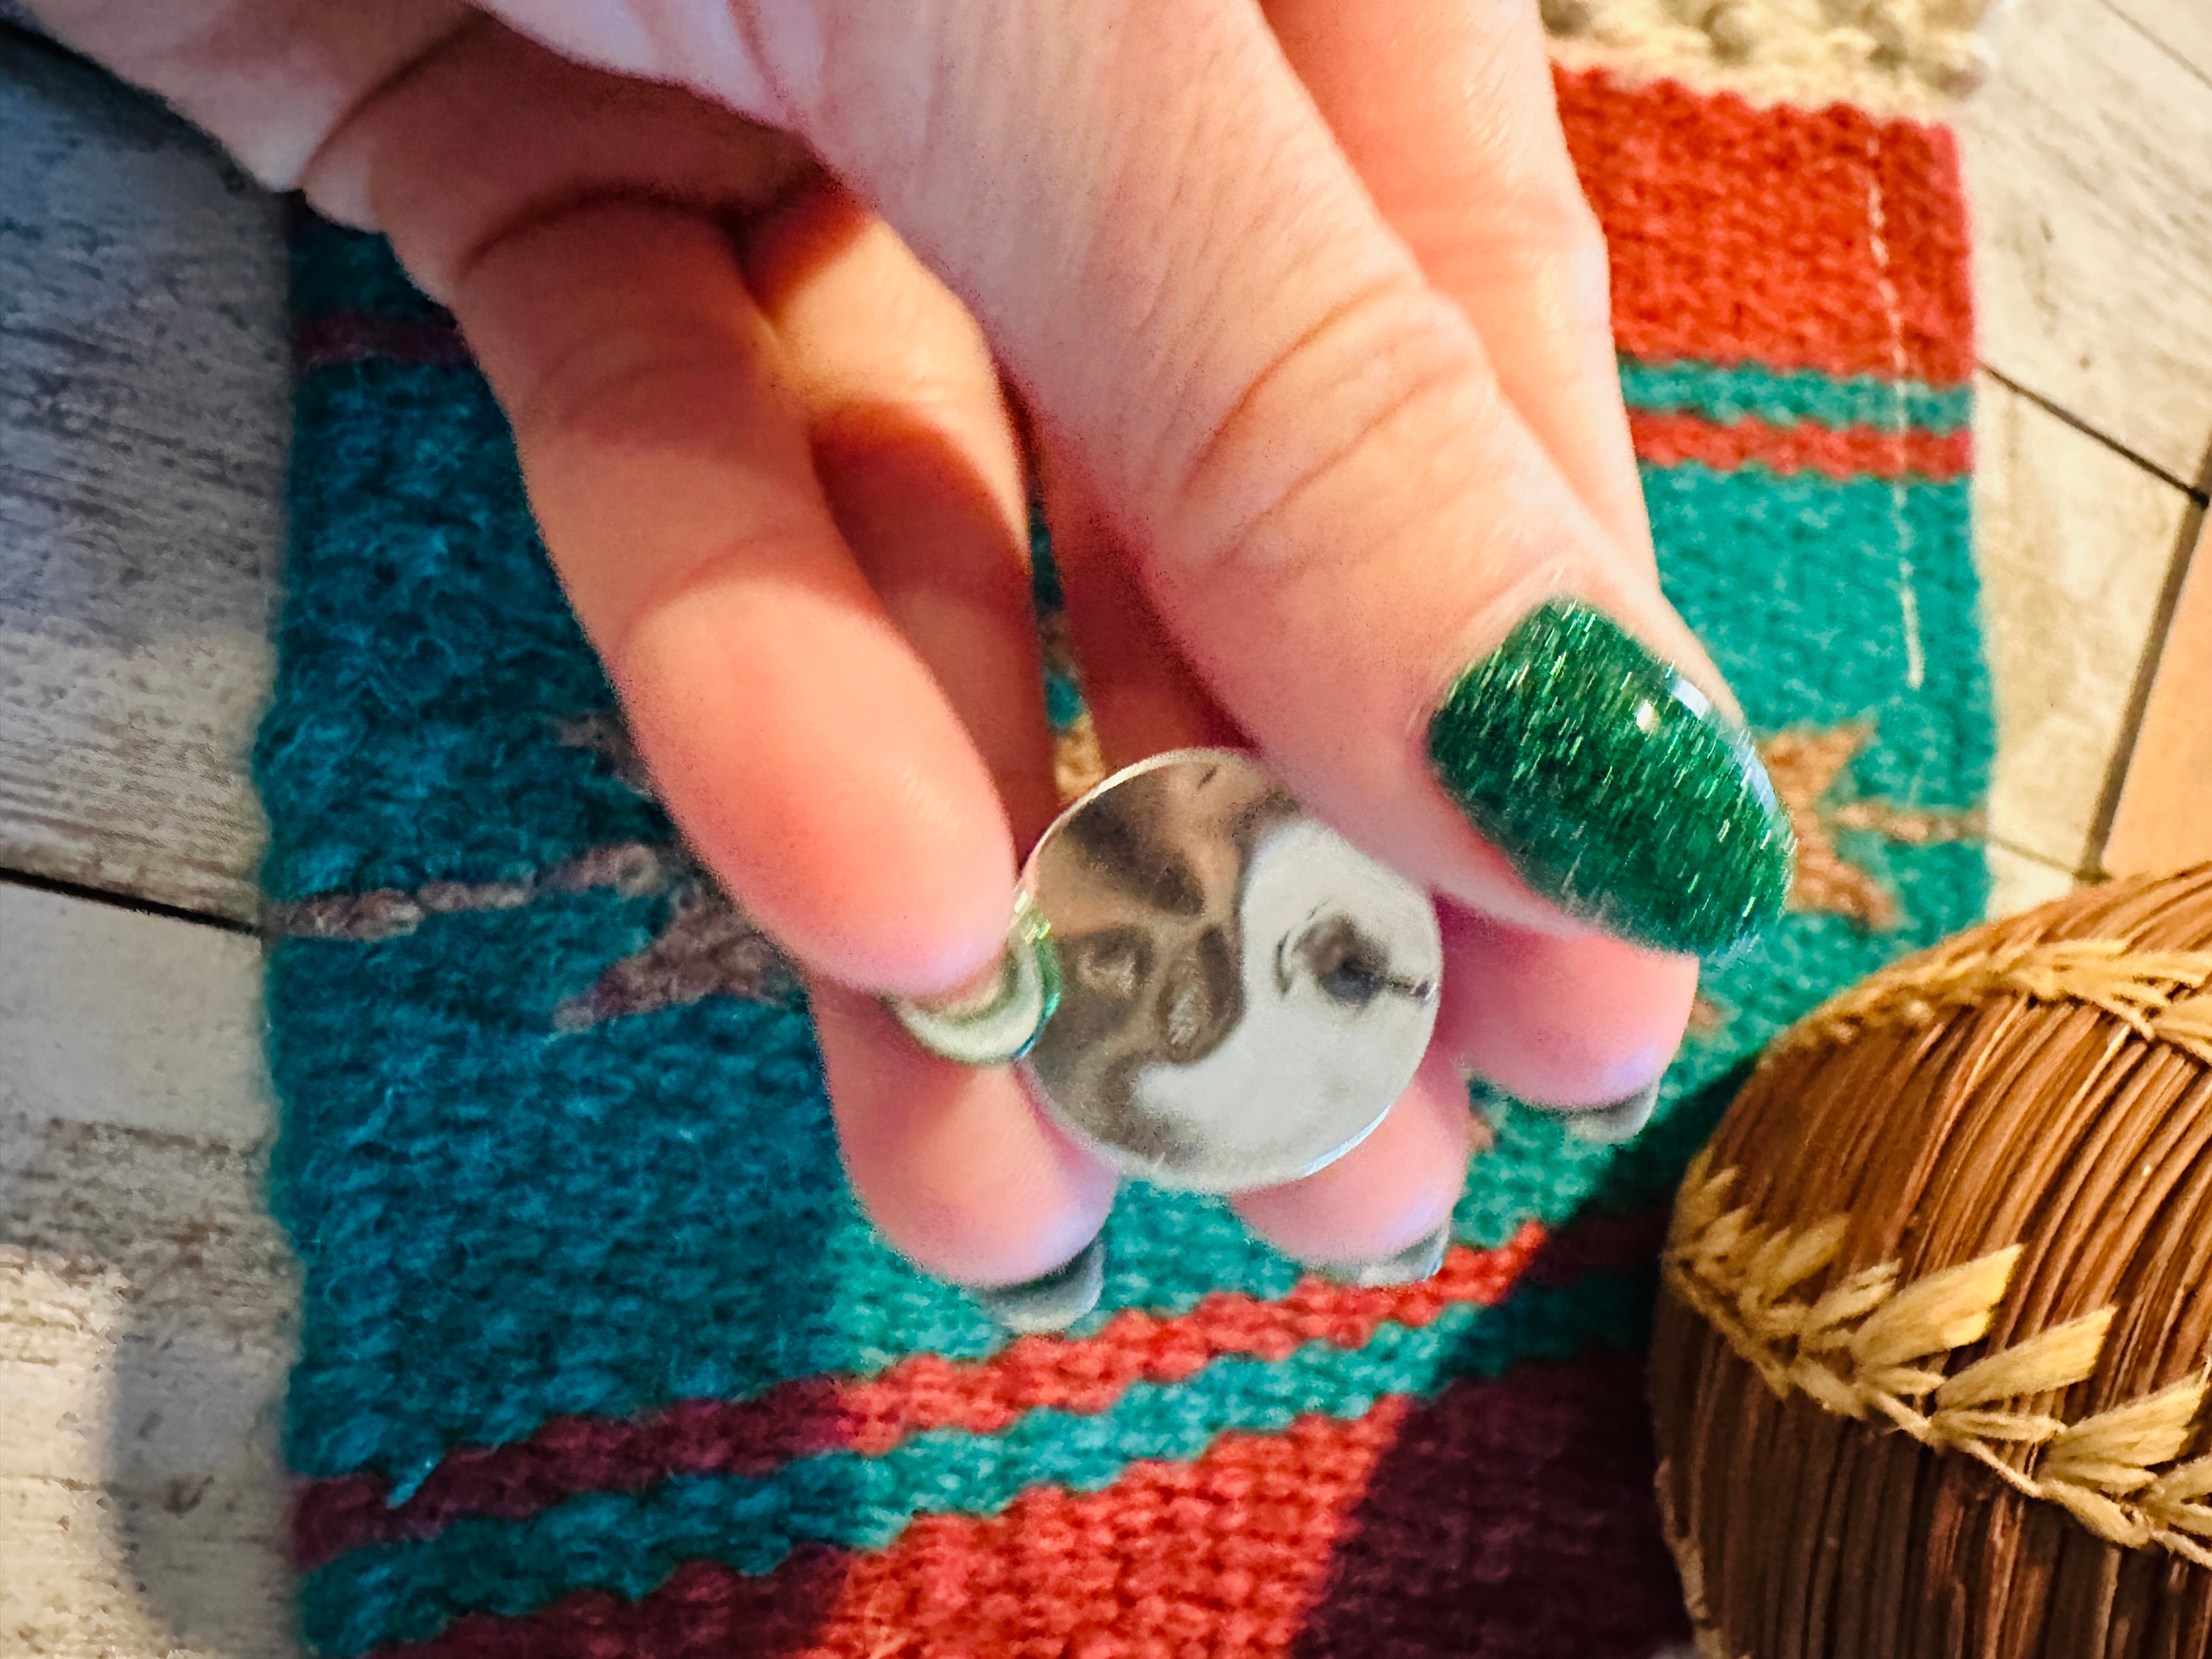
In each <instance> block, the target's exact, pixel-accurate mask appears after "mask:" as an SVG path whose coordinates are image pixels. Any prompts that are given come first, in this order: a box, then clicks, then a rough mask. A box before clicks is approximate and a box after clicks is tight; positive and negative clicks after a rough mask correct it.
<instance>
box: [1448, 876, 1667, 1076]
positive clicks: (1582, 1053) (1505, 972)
mask: <svg viewBox="0 0 2212 1659" xmlns="http://www.w3.org/2000/svg"><path fill="white" fill-rule="evenodd" d="M1437 914H1438V921H1439V923H1440V925H1441V927H1442V928H1443V939H1444V979H1443V1006H1442V1007H1441V1008H1440V1009H1439V1011H1438V1013H1437V1035H1436V1042H1437V1047H1438V1048H1440V1049H1442V1050H1443V1051H1444V1052H1445V1053H1447V1054H1451V1055H1452V1056H1454V1057H1455V1059H1456V1060H1459V1061H1461V1062H1462V1064H1464V1065H1465V1066H1468V1068H1469V1069H1470V1070H1472V1071H1474V1073H1477V1074H1479V1075H1480V1076H1481V1077H1482V1078H1484V1079H1486V1080H1487V1081H1489V1082H1491V1083H1493V1084H1495V1085H1498V1087H1499V1088H1501V1089H1503V1090H1504V1091H1506V1092H1507V1093H1509V1094H1512V1095H1516V1096H1518V1097H1521V1098H1522V1099H1525V1100H1529V1101H1532V1102H1537V1103H1541V1104H1544V1105H1547V1106H1556V1107H1562V1108H1570V1109H1574V1108H1583V1107H1595V1106H1605V1105H1610V1104H1612V1103H1615V1102H1618V1101H1620V1100H1622V1099H1625V1098H1626V1097H1629V1096H1631V1095H1633V1094H1636V1093H1637V1092H1638V1091H1641V1090H1643V1089H1644V1088H1646V1087H1647V1086H1649V1085H1650V1084H1651V1083H1652V1082H1653V1081H1654V1080H1655V1079H1657V1078H1658V1077H1659V1076H1660V1074H1661V1073H1663V1072H1664V1071H1665V1070H1666V1069H1667V1066H1668V1062H1669V1061H1671V1060H1673V1059H1674V1053H1675V1051H1676V1050H1677V1049H1678V1048H1680V1046H1681V1042H1682V1035H1683V1032H1684V1031H1685V1030H1686V1028H1687V1026H1688V1024H1689V1018H1690V1009H1691V1006H1692V1003H1693V1002H1694V1000H1695V999H1696V996H1697V988H1698V963H1697V959H1696V958H1695V957H1683V956H1668V955H1663V954H1662V953H1660V952H1657V951H1649V950H1645V949H1643V948H1641V947H1639V946H1637V945H1631V944H1628V943H1627V942H1626V941H1625V940H1622V939H1617V938H1615V937H1613V935H1611V934H1607V933H1577V934H1553V933H1534V932H1531V931H1529V930H1528V929H1525V928H1521V927H1513V926H1511V925H1510V924H1508V923H1505V922H1501V921H1497V920H1495V919H1494V918H1492V917H1489V916H1485V915H1479V914H1477V913H1476V912H1474V911H1471V910H1468V909H1466V908H1462V907H1461V906H1459V905H1455V904H1449V903H1447V904H1441V905H1439V906H1438V907H1437Z"/></svg>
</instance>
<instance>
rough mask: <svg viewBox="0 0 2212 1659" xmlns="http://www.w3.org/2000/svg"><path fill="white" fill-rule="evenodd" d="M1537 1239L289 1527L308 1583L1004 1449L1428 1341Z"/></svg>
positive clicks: (924, 1358)
mask: <svg viewBox="0 0 2212 1659" xmlns="http://www.w3.org/2000/svg"><path fill="white" fill-rule="evenodd" d="M1543 1239H1544V1233H1543V1230H1542V1229H1541V1227H1539V1226H1537V1225H1536V1224H1535V1223H1534V1222H1530V1223H1528V1224H1527V1225H1524V1226H1523V1227H1522V1229H1521V1231H1519V1232H1518V1233H1517V1234H1516V1235H1515V1236H1514V1237H1513V1239H1512V1240H1511V1241H1510V1243H1507V1244H1505V1245H1504V1246H1503V1247H1501V1248H1500V1249H1495V1250H1472V1249H1466V1248H1465V1247H1463V1246H1462V1247H1460V1248H1456V1249H1453V1250H1452V1251H1451V1253H1450V1254H1449V1255H1447V1256H1446V1257H1445V1259H1444V1265H1443V1269H1442V1271H1440V1272H1439V1273H1437V1276H1436V1277H1435V1278H1434V1279H1430V1280H1429V1281H1427V1282H1426V1283H1425V1284H1421V1285H1401V1286H1396V1287H1394V1288H1391V1289H1388V1290H1353V1289H1351V1288H1348V1287H1346V1286H1343V1285H1331V1284H1328V1283H1326V1282H1324V1281H1322V1280H1321V1279H1302V1280H1301V1281H1299V1284H1298V1285H1297V1289H1295V1290H1293V1291H1291V1293H1290V1295H1288V1296H1287V1297H1284V1298H1283V1299H1282V1300H1281V1301H1279V1302H1262V1301H1260V1300H1257V1299H1256V1298H1255V1297H1249V1296H1234V1295H1229V1294H1225V1293H1224V1294H1218V1295H1214V1296H1209V1297H1206V1299H1205V1300H1204V1301H1203V1302H1201V1303H1200V1304H1199V1305H1198V1306H1197V1307H1196V1308H1194V1309H1193V1310H1191V1311H1190V1312H1189V1313H1188V1314H1184V1315H1182V1316H1178V1317H1176V1318H1171V1319H1161V1318H1157V1317H1155V1316H1152V1315H1150V1314H1146V1313H1143V1312H1140V1311H1137V1310H1129V1311H1127V1312H1124V1313H1121V1314H1118V1315H1116V1316H1115V1317H1114V1318H1113V1319H1112V1320H1110V1321H1109V1322H1107V1324H1106V1326H1105V1327H1104V1328H1103V1329H1102V1330H1100V1331H1099V1332H1098V1333H1097V1334H1096V1335H1093V1336H1089V1337H1085V1338H1082V1339H1080V1340H1070V1339H1067V1338H1062V1337H1026V1338H1024V1339H1023V1340H1019V1341H1018V1342H1015V1343H1012V1344H1011V1345H1010V1346H1007V1347H1006V1348H1005V1349H1003V1350H1001V1351H1000V1352H998V1353H996V1354H994V1355H993V1356H992V1357H991V1358H988V1359H986V1360H982V1361H980V1362H973V1363H964V1364H963V1363H956V1362H954V1361H951V1360H948V1359H945V1358H942V1357H940V1356H939V1355H936V1354H917V1355H915V1356H914V1357H913V1358H908V1359H905V1360H902V1361H901V1362H900V1363H899V1364H896V1365H895V1366H893V1367H892V1368H891V1369H890V1370H887V1371H885V1372H884V1374H883V1375H882V1376H878V1377H875V1378H872V1379H870V1380H868V1381H866V1382H850V1381H842V1380H838V1379H834V1378H828V1377H809V1378H806V1379H804V1380H802V1381H799V1382H796V1383H787V1384H785V1385H783V1386H781V1387H780V1388H777V1389H772V1390H771V1391H770V1392H769V1393H768V1394H766V1395H763V1396H761V1397H760V1398H759V1399H757V1400H752V1401H738V1402H731V1401H716V1400H695V1401H684V1402H683V1403H681V1404H679V1405H676V1406H673V1407H669V1408H668V1409H667V1410H665V1411H663V1412H659V1413H655V1414H654V1415H653V1416H651V1417H648V1418H645V1419H641V1420H637V1421H630V1420H626V1419H609V1418H596V1417H566V1418H556V1419H553V1420H551V1421H550V1422H548V1423H547V1424H546V1425H544V1427H543V1428H541V1429H539V1430H538V1432H537V1433H536V1434H533V1435H532V1436H531V1437H530V1438H529V1439H527V1440H524V1441H520V1442H517V1443H514V1444H513V1445H507V1446H463V1447H460V1448H459V1449H456V1450H454V1451H453V1453H452V1454H450V1455H448V1456H447V1458H446V1460H445V1461H444V1462H441V1464H440V1465H439V1466H438V1468H436V1469H435V1471H433V1472H432V1474H431V1475H430V1476H429V1478H428V1480H425V1481H424V1482H423V1483H422V1487H421V1489H420V1490H419V1491H417V1492H415V1493H414V1494H413V1495H412V1496H410V1498H408V1500H407V1502H405V1503H404V1504H398V1505H396V1506H395V1505H388V1504H386V1501H385V1498H386V1492H389V1491H390V1487H389V1486H388V1485H387V1483H386V1482H385V1481H384V1480H381V1479H380V1478H378V1477H375V1476H371V1475H351V1476H346V1477H343V1478H341V1479H338V1480H323V1481H317V1482H314V1483H313V1484H312V1485H309V1486H306V1487H304V1488H303V1489H302V1490H301V1493H300V1497H299V1500H298V1503H297V1504H296V1505H295V1510H294V1513H293V1548H294V1551H295V1554H296V1555H297V1557H298V1559H299V1560H300V1562H301V1565H303V1566H308V1567H313V1566H315V1565H319V1564H321V1563H322V1562H325V1561H327V1560H329V1559H331V1557H333V1556H336V1555H340V1554H343V1553H344V1552H346V1551H348V1550H352V1549H359V1548H361V1547H362V1546H364V1545H368V1544H378V1543H387V1542H391V1541H395V1540H398V1539H403V1538H424V1537H428V1536H429V1535H430V1534H434V1533H436V1532H438V1531H439V1530H441V1528H445V1527H446V1526H448V1525H450V1524H451V1523H452V1522H455V1521H458V1520H461V1519H463V1518H465V1517H467V1516H489V1517H492V1518H495V1519H500V1520H520V1519H521V1518H522V1517H524V1516H529V1515H533V1514H535V1513H537V1512H538V1510H542V1509H544V1508H545V1507H547V1506H548V1505H549V1504H556V1503H559V1502H560V1501H561V1500H562V1499H563V1498H572V1497H574V1496H575V1495H576V1494H578V1493H580V1492H616V1491H625V1490H631V1489H635V1488H637V1487H641V1486H650V1485H652V1484H653V1482H655V1481H659V1480H666V1479H668V1478H669V1477H671V1475H678V1474H744V1475H757V1474H767V1473H769V1471H770V1470H772V1469H774V1468H776V1467H777V1466H778V1465H779V1464H781V1463H784V1462H788V1461H789V1460H790V1459H792V1458H794V1457H803V1456H806V1455H811V1454H814V1453H819V1452H824V1451H830V1450H835V1449H852V1450H855V1451H860V1452H863V1453H866V1454H868V1455H882V1454H883V1453H884V1452H887V1451H889V1450H890V1449H892V1448H893V1447H894V1446H896V1445H897V1444H898V1443H900V1442H901V1441H902V1440H904V1439H906V1438H907V1437H908V1436H909V1435H914V1434H919V1433H921V1431H924V1430H927V1429H941V1428H962V1429H968V1430H971V1431H975V1432H977V1433H981V1434H993V1433H996V1432H998V1431H1001V1430H1003V1429H1005V1428H1006V1426H1007V1425H1009V1424H1011V1423H1012V1422H1013V1421H1014V1420H1015V1419H1017V1418H1018V1417H1020V1416H1021V1415H1022V1414H1023V1413H1025V1412H1030V1411H1034V1410H1036V1408H1037V1407H1042V1406H1054V1407H1060V1409H1062V1410H1065V1411H1073V1412H1085V1413H1091V1412H1100V1411H1103V1410H1105V1409H1106V1408H1107V1407H1109V1406H1111V1405H1112V1404H1113V1403H1114V1402H1115V1401H1116V1400H1118V1399H1119V1398H1120V1397H1121V1395H1122V1394H1123V1393H1124V1392H1125V1391H1126V1390H1127V1389H1128V1387H1129V1386H1130V1384H1132V1383H1136V1382H1139V1381H1150V1382H1160V1383H1172V1382H1176V1381H1178V1380H1180V1379H1182V1378H1183V1377H1187V1376H1190V1375H1191V1374H1192V1373H1194V1371H1196V1370H1199V1369H1200V1368H1201V1367H1202V1366H1204V1365H1206V1364H1207V1363H1208V1362H1209V1361H1211V1360H1212V1359H1214V1358H1218V1357H1219V1356H1221V1355H1224V1354H1232V1353H1241V1354H1255V1355H1258V1356H1259V1357H1261V1358H1266V1359H1279V1358H1283V1357H1284V1356H1285V1355H1287V1354H1289V1353H1290V1352H1291V1351H1292V1350H1293V1349H1295V1348H1297V1346H1300V1345H1301V1344H1303V1343H1306V1342H1313V1341H1328V1342H1334V1343H1335V1344H1336V1345H1337V1346H1340V1347H1345V1348H1357V1347H1360V1346H1364V1344H1365V1343H1366V1342H1367V1341H1368V1340H1370V1338H1372V1337H1373V1335H1374V1334H1375V1332H1376V1328H1377V1327H1378V1326H1381V1325H1382V1324H1383V1323H1385V1322H1391V1323H1395V1324H1401V1325H1410V1326H1415V1327H1419V1326H1423V1325H1426V1324H1427V1323H1429V1322H1430V1321H1431V1320H1433V1319H1434V1318H1435V1317H1436V1316H1437V1314H1439V1313H1441V1312H1442V1311H1443V1310H1444V1309H1445V1308H1447V1307H1449V1306H1451V1305H1453V1304H1455V1303H1467V1302H1471V1303H1477V1304H1483V1305H1489V1304H1495V1303H1497V1302H1498V1301H1500V1300H1502V1299H1503V1298H1504V1295H1505V1293H1506V1291H1508V1290H1510V1288H1511V1287H1512V1285H1513V1282H1514V1280H1515V1279H1517V1278H1518V1277H1519V1276H1520V1274H1521V1273H1522V1269H1523V1268H1524V1267H1527V1266H1528V1261H1529V1260H1530V1258H1531V1257H1533V1256H1534V1255H1535V1253H1536V1250H1537V1248H1538V1247H1539V1246H1540V1245H1541V1243H1543Z"/></svg>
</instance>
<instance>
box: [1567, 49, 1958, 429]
mask: <svg viewBox="0 0 2212 1659" xmlns="http://www.w3.org/2000/svg"><path fill="white" fill-rule="evenodd" d="M1554 78H1555V80H1556V82H1557V85H1558V88H1559V114H1560V118H1561V119H1562V121H1563V122H1564V123H1565V127H1566V133H1567V143H1568V146H1569V148H1570V149H1572V150H1573V152H1574V156H1575V161H1576V165H1577V169H1578V170H1579V172H1580V173H1581V174H1582V179H1583V188H1584V189H1585V190H1586V191H1588V192H1589V199H1590V205H1591V206H1592V207H1593V208H1595V210H1596V211H1597V216H1598V220H1599V222H1600V223H1601V224H1602V225H1603V226H1604V228H1605V234H1606V241H1607V246H1608V247H1609V249H1610V250H1611V253H1612V258H1613V333H1614V337H1615V338H1616V339H1617V341H1618V342H1619V344H1620V349H1622V350H1624V351H1626V352H1630V353H1632V354H1634V355H1635V356H1639V357H1645V358H1650V359H1652V360H1654V361H1666V360H1669V359H1676V358H1693V359H1697V360H1699V361H1701V362H1722V363H1734V362H1745V361H1755V362H1760V363H1763V364H1765V366H1766V367H1767V368H1778V369H1790V368H1814V369H1820V370H1822V371H1824V372H1826V373H1827V374H1875V375H1880V376H1882V377H1884V378H1894V377H1899V376H1902V377H1905V378H1909V379H1912V380H1924V381H1928V382H1929V383H1931V384H1934V385H1936V386H1957V385H1959V384H1960V383H1962V382H1964V381H1965V380H1967V379H1968V378H1969V377H1970V376H1971V375H1972V373H1973V365H1974V350H1973V347H1974V339H1973V334H1974V329H1973V301H1972V292H1971V290H1970V289H1969V286H1968V283H1967V257H1966V256H1967V246H1968V242H1967V228H1966V204H1965V201H1964V198H1963V197H1962V195H1961V192H1960V186H1959V165H1958V154H1957V149H1956V146H1955V145H1954V143H1953V141H1952V137H1951V134H1950V133H1949V131H1948V130H1946V129H1944V128H1942V127H1935V126H1922V125H1916V124H1915V123H1912V122H1910V121H1884V120H1878V119H1876V118H1874V117H1872V116H1870V115H1868V114H1866V113H1865V112H1863V111H1860V110H1856V109H1852V108H1850V107H1849V106H1844V105H1836V106H1831V107H1830V108H1827V109H1825V110H1820V111H1810V110H1799V109H1790V108H1787V107H1783V108H1776V109H1753V107H1752V106H1750V105H1748V104H1747V103H1745V102H1744V101H1743V100H1741V98H1735V97H1728V96H1708V95H1706V94H1700V93H1695V92H1692V91H1689V90H1688V89H1687V88H1684V87H1681V86H1680V85H1678V84H1676V83H1674V82H1657V83H1656V84H1654V85H1650V86H1644V87H1623V86H1620V85H1617V84H1615V83H1614V82H1613V81H1611V80H1610V79H1608V78H1607V76H1605V75H1603V74H1602V73H1599V72H1595V71H1593V72H1585V73H1581V74H1565V73H1562V74H1559V75H1557V76H1555V77H1554ZM1749 179H1756V180H1759V181H1760V185H1761V186H1762V187H1761V188H1759V189H1746V188H1745V181H1746V180H1749Z"/></svg>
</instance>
